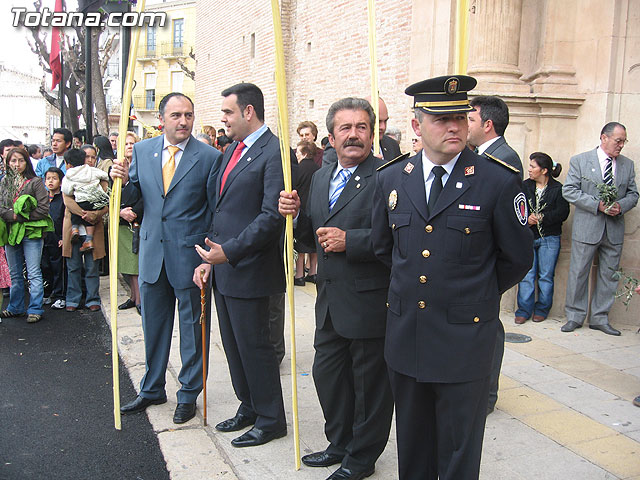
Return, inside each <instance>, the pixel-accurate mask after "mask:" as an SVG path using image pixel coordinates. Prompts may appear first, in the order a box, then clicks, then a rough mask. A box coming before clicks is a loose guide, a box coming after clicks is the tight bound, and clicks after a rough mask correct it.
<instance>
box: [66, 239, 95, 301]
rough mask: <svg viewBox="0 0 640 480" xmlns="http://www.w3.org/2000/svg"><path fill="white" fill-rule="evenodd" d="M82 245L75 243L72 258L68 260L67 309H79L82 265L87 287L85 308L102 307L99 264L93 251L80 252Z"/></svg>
mask: <svg viewBox="0 0 640 480" xmlns="http://www.w3.org/2000/svg"><path fill="white" fill-rule="evenodd" d="M81 244H82V243H81V242H78V243H74V244H73V249H72V251H71V257H69V258H67V307H78V306H79V305H80V301H81V300H82V264H83V263H84V282H85V286H86V287H87V297H86V298H85V301H84V305H85V307H90V306H92V305H100V277H99V276H98V262H96V261H95V260H94V259H93V251H92V250H89V251H88V252H83V253H81V252H80V245H81Z"/></svg>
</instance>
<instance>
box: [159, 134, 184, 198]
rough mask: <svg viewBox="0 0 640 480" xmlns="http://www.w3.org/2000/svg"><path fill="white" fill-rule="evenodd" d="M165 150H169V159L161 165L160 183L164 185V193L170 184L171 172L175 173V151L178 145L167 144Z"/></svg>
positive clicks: (178, 148)
mask: <svg viewBox="0 0 640 480" xmlns="http://www.w3.org/2000/svg"><path fill="white" fill-rule="evenodd" d="M167 150H169V160H167V163H165V164H164V167H162V185H163V186H164V193H165V195H166V193H167V190H169V185H171V180H172V179H173V174H174V173H176V152H177V151H178V150H180V147H176V146H175V145H169V146H168V147H167Z"/></svg>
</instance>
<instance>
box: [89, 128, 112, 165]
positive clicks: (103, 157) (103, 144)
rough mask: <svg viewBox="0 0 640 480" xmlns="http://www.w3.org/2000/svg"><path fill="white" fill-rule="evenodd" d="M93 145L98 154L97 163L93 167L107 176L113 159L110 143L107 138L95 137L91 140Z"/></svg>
mask: <svg viewBox="0 0 640 480" xmlns="http://www.w3.org/2000/svg"><path fill="white" fill-rule="evenodd" d="M93 144H94V145H95V147H96V151H97V154H98V161H97V163H96V165H93V166H94V167H96V168H99V169H100V170H102V171H104V172H106V173H107V174H108V173H109V169H110V168H111V165H113V159H114V158H115V157H114V156H113V148H112V147H111V142H110V141H109V139H108V138H107V137H103V136H102V135H97V136H96V137H94V139H93Z"/></svg>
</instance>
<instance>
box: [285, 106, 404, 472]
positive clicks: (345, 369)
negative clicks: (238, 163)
mask: <svg viewBox="0 0 640 480" xmlns="http://www.w3.org/2000/svg"><path fill="white" fill-rule="evenodd" d="M374 124H375V114H374V112H373V108H372V107H371V105H370V104H369V102H367V101H366V100H364V99H361V98H344V99H342V100H339V101H337V102H335V103H334V104H333V105H332V106H331V107H330V108H329V112H328V114H327V130H328V131H329V140H330V141H331V144H332V145H333V146H334V148H335V151H336V152H337V154H338V164H337V165H336V164H333V165H330V166H325V167H323V168H321V169H320V170H318V171H317V172H316V173H315V174H314V175H313V179H312V180H311V188H310V192H309V200H308V202H307V207H306V211H301V210H300V198H299V196H298V193H297V192H296V191H295V190H294V191H293V192H291V193H287V192H281V193H280V202H279V211H280V213H281V214H282V215H283V216H286V215H288V214H291V215H293V216H294V218H295V217H296V216H297V224H296V229H295V236H296V239H299V240H301V241H302V242H303V243H305V244H308V245H311V244H313V245H315V246H316V250H317V252H318V278H317V289H318V298H317V300H316V307H315V310H316V333H315V341H314V348H315V351H316V354H315V358H314V361H313V380H314V382H315V385H316V391H317V392H318V398H319V400H320V405H321V407H322V411H323V413H324V418H325V429H324V431H325V434H326V436H327V439H328V440H329V446H328V447H327V448H326V449H325V450H322V451H319V452H314V453H310V454H308V455H305V456H304V457H302V462H303V463H304V464H305V465H307V466H310V467H328V466H330V465H334V464H341V466H340V468H338V469H337V470H336V471H335V472H334V473H332V474H331V476H329V478H328V480H345V479H351V480H358V479H361V478H365V477H368V476H370V475H371V474H372V473H373V471H374V468H375V463H376V460H377V459H378V457H379V456H380V454H381V453H382V452H383V450H384V448H385V446H386V444H387V440H388V439H389V430H390V428H391V416H392V413H393V399H392V396H391V387H390V385H389V379H388V377H387V366H386V363H385V361H384V339H385V326H386V316H387V309H386V306H385V299H386V295H387V288H388V287H389V268H388V267H387V266H385V265H384V264H383V263H382V262H380V261H379V260H378V259H377V258H376V257H375V255H374V253H373V245H372V243H371V207H372V205H373V193H374V190H375V178H376V168H378V167H379V166H381V165H382V161H381V160H379V159H378V158H376V157H375V156H374V155H373V153H372V152H371V142H372V140H373V128H374ZM298 214H299V215H298Z"/></svg>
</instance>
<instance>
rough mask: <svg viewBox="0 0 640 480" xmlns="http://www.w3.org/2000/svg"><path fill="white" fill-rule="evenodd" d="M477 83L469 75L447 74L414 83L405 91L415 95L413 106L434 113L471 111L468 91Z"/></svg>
mask: <svg viewBox="0 0 640 480" xmlns="http://www.w3.org/2000/svg"><path fill="white" fill-rule="evenodd" d="M477 83H478V82H477V81H476V79H475V78H473V77H469V76H467V75H445V76H443V77H435V78H430V79H428V80H423V81H422V82H418V83H414V84H413V85H411V86H409V87H407V89H406V90H405V91H404V93H405V94H407V95H411V96H413V108H417V109H420V110H422V111H423V112H425V113H430V114H432V115H441V114H444V113H458V112H471V111H473V110H474V108H473V107H472V106H471V105H469V98H467V92H468V91H469V90H473V88H474V87H475V86H476V84H477Z"/></svg>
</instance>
